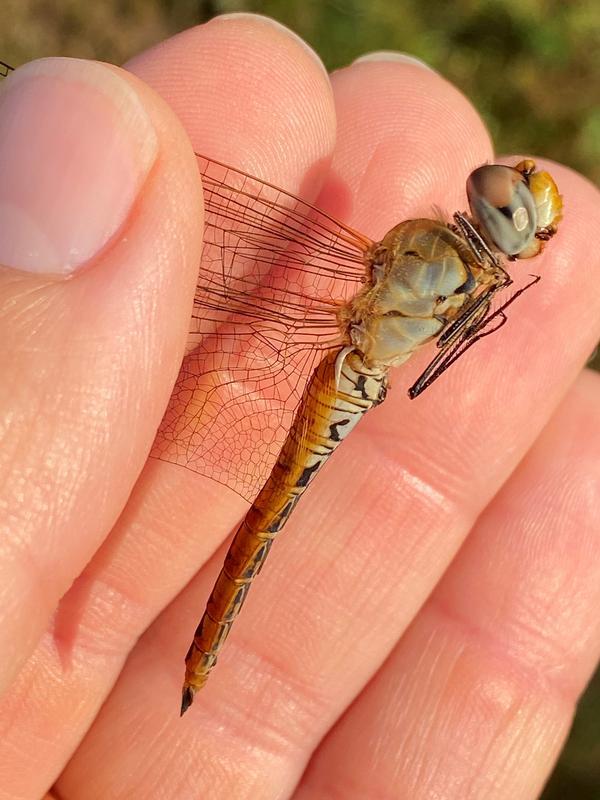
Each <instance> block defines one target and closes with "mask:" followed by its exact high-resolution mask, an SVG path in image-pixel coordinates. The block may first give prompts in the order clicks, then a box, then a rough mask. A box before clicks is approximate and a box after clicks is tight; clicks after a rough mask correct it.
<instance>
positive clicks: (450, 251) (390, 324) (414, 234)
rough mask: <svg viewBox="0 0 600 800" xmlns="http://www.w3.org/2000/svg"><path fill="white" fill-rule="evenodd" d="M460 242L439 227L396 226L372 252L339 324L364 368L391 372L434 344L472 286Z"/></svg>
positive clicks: (425, 223)
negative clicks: (362, 283) (360, 286)
mask: <svg viewBox="0 0 600 800" xmlns="http://www.w3.org/2000/svg"><path fill="white" fill-rule="evenodd" d="M474 271H476V272H477V273H479V268H478V266H477V264H476V263H475V261H474V258H473V254H472V252H471V251H470V249H469V247H468V246H467V245H466V243H465V241H464V239H462V238H461V237H460V236H459V235H457V234H456V233H454V231H452V230H451V229H450V228H449V227H448V226H447V225H445V224H444V223H442V222H439V221H435V220H428V219H416V220H407V221H406V222H402V223H400V224H399V225H397V226H396V227H394V228H392V230H391V231H390V232H389V233H388V234H387V235H386V236H385V237H384V238H383V240H382V241H381V243H380V245H379V246H378V247H377V248H376V249H375V250H374V256H373V263H372V265H371V270H370V272H371V279H370V280H369V282H368V283H367V284H366V285H365V287H364V289H363V290H361V292H359V294H358V295H357V296H356V297H355V298H354V299H353V300H352V302H351V303H350V304H349V308H348V313H347V316H346V318H345V319H344V320H343V321H342V322H343V323H344V324H345V326H346V330H347V337H348V339H349V340H350V342H351V343H352V344H353V345H354V346H355V347H356V348H357V350H359V351H360V353H361V354H362V356H363V358H364V360H365V363H367V364H369V365H384V366H397V365H398V364H402V363H403V362H404V361H406V360H407V359H408V358H409V357H410V356H411V355H412V353H413V352H414V351H415V350H416V349H418V348H419V347H421V345H423V344H426V343H427V342H429V341H431V340H432V339H434V338H436V337H437V336H438V335H439V334H440V332H441V331H442V329H443V328H444V327H445V326H446V324H447V323H448V322H450V321H451V320H452V319H454V318H455V317H456V315H457V312H458V311H459V310H460V309H461V308H462V306H463V305H464V303H465V300H466V299H467V298H468V297H469V295H470V293H471V292H472V291H473V289H474V288H475V286H476V285H477V281H476V280H475V278H474Z"/></svg>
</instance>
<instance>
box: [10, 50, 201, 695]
mask: <svg viewBox="0 0 600 800" xmlns="http://www.w3.org/2000/svg"><path fill="white" fill-rule="evenodd" d="M1 91H2V94H1V97H0V114H1V115H2V116H1V122H0V124H1V125H2V132H1V134H0V139H1V141H2V149H1V155H0V158H1V159H2V166H1V167H0V171H1V172H2V176H3V177H2V185H1V188H0V193H1V196H0V208H1V209H2V211H1V212H0V262H2V264H3V265H4V267H5V268H4V269H3V270H2V272H1V274H0V297H1V300H0V338H1V339H2V342H3V348H2V354H1V356H0V358H1V359H2V363H1V364H0V371H1V373H2V375H3V381H2V386H1V388H0V419H1V420H2V427H3V430H2V451H1V454H0V487H1V488H0V529H1V533H0V535H1V536H2V549H1V552H0V586H1V587H2V588H1V589H0V652H2V653H3V654H4V657H3V658H2V659H0V689H5V688H6V686H7V685H8V683H9V681H10V680H11V678H12V677H13V676H14V675H15V674H16V672H17V670H18V669H19V667H20V666H21V665H22V663H23V661H24V659H25V658H26V657H27V656H28V655H29V654H30V652H31V650H32V648H33V647H34V645H35V643H36V642H37V640H38V638H39V636H40V634H41V633H42V631H43V630H44V628H45V627H46V626H47V625H48V622H49V619H50V616H51V614H52V613H53V612H54V609H55V607H56V603H57V601H58V599H59V598H60V596H61V595H62V594H64V592H65V591H66V589H67V588H68V586H69V585H70V584H71V583H72V581H73V579H74V577H75V576H76V575H77V574H78V573H79V572H80V571H81V569H82V568H83V567H84V565H85V564H86V563H87V561H89V559H90V556H91V555H92V554H93V552H94V551H95V550H96V549H97V547H98V545H99V544H100V543H101V541H102V539H103V538H104V536H105V535H106V531H107V530H108V529H109V528H110V526H111V525H112V524H113V522H114V521H115V519H116V518H117V516H118V514H119V513H120V511H121V509H122V508H123V506H124V504H125V501H126V499H127V496H128V494H129V492H130V490H131V487H132V486H133V483H134V481H135V479H136V477H137V475H138V473H139V471H140V469H141V467H142V465H143V463H144V460H145V458H146V455H147V452H148V448H149V446H150V444H151V442H152V438H153V433H154V430H155V429H156V426H157V424H158V422H159V420H160V417H161V414H162V411H163V409H164V406H165V403H166V400H167V398H168V394H169V390H170V386H171V385H172V382H173V379H174V374H175V365H176V363H177V360H178V358H180V354H181V352H182V348H183V345H184V334H185V330H186V315H187V313H189V308H190V303H191V298H192V292H193V280H194V271H195V269H196V266H197V259H198V256H199V252H200V244H201V230H200V225H199V222H200V213H201V208H202V200H201V194H200V191H199V188H198V185H197V181H196V180H195V178H194V177H193V172H192V170H193V167H194V159H193V153H192V151H191V148H190V145H189V142H188V140H187V139H186V137H185V134H184V133H183V130H182V129H181V127H180V125H179V124H178V122H177V120H176V119H175V117H174V115H173V114H172V112H170V111H169V109H168V108H167V106H166V105H165V104H164V103H163V102H162V101H161V100H160V99H159V98H158V97H157V96H155V95H154V93H153V92H151V91H150V90H149V89H147V87H144V86H143V85H142V84H141V83H140V81H138V80H136V79H135V78H133V77H131V76H129V75H126V74H125V73H123V72H121V71H119V70H117V69H116V68H112V67H108V66H106V65H101V64H99V63H93V62H90V63H86V62H83V61H74V60H67V59H46V60H43V61H39V62H34V63H33V64H30V65H28V66H26V67H24V68H22V69H20V70H17V72H16V73H14V75H12V76H11V77H10V78H8V79H7V80H6V81H5V82H4V84H3V86H2V89H1ZM10 267H12V269H10ZM67 277H70V279H69V280H67V279H66V278H67ZM158 298H160V303H159V302H158ZM167 309H169V310H168V311H167ZM142 396H143V398H144V401H143V402H144V414H143V415H141V414H140V413H139V412H140V407H141V398H142ZM115 476H118V477H117V478H116V479H115Z"/></svg>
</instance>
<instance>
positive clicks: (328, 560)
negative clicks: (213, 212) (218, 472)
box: [0, 17, 600, 800]
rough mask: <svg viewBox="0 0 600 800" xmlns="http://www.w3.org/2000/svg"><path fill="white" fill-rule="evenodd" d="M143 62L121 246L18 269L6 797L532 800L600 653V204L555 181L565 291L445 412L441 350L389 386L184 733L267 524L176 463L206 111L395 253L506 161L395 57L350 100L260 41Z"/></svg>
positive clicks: (2, 562)
mask: <svg viewBox="0 0 600 800" xmlns="http://www.w3.org/2000/svg"><path fill="white" fill-rule="evenodd" d="M130 68H131V71H132V72H133V73H134V74H135V75H136V76H138V77H139V78H141V79H142V80H143V81H144V82H145V83H142V81H138V80H137V78H136V77H132V76H128V75H126V74H124V78H123V79H124V80H129V81H131V83H132V85H133V86H134V87H135V90H136V92H137V93H138V95H139V97H140V100H141V102H142V103H143V104H144V107H145V108H146V109H147V111H148V113H149V114H150V115H151V116H152V119H153V122H154V125H155V127H156V130H157V132H158V136H159V144H160V158H159V159H158V160H157V161H156V164H155V165H154V168H153V172H152V175H151V177H150V179H149V180H148V181H147V183H146V184H145V186H144V189H143V193H142V196H141V197H140V199H139V202H138V203H137V204H136V207H135V209H134V211H133V213H132V214H131V216H130V218H129V219H128V220H127V223H126V226H125V228H124V229H123V231H122V236H121V237H120V238H119V239H118V240H117V241H115V242H113V243H112V245H111V246H110V247H109V248H107V249H106V250H105V251H104V252H102V253H101V254H100V255H99V256H98V258H97V259H96V260H95V261H94V263H93V264H90V266H89V268H88V269H87V270H85V271H82V272H81V273H80V274H78V275H76V276H75V277H74V278H73V279H71V280H69V281H62V282H58V283H57V282H52V281H48V280H47V279H46V278H44V279H43V280H42V279H40V278H35V277H33V276H32V275H22V274H20V273H19V274H18V273H16V272H14V271H6V272H5V271H2V272H1V273H0V280H1V281H2V289H1V293H0V297H1V300H0V303H1V306H0V308H1V314H0V340H1V341H2V342H3V344H4V346H3V347H2V349H1V352H0V358H1V359H2V363H1V364H0V374H2V375H3V376H8V380H4V381H3V382H2V384H1V386H0V409H1V412H0V415H1V419H2V423H3V426H4V427H3V446H2V448H1V449H0V469H1V475H0V497H1V502H0V509H1V512H0V513H1V514H2V515H3V518H2V522H3V525H4V528H3V531H4V530H5V531H6V533H3V539H2V541H3V547H2V550H0V586H2V587H3V588H2V592H3V602H2V604H1V608H2V611H1V613H0V652H2V653H9V654H10V657H9V658H3V659H1V660H0V686H1V688H2V691H3V695H2V699H1V701H0V702H1V705H0V725H1V726H2V736H0V774H1V775H2V792H3V794H4V797H5V798H16V797H20V798H39V797H41V796H43V795H44V792H46V791H50V787H51V786H54V788H53V789H52V790H51V791H52V793H54V792H55V794H54V796H55V797H61V798H63V799H64V800H75V799H76V798H77V799H79V798H81V799H85V800H88V799H91V798H94V799H95V798H102V800H108V799H110V798H125V797H143V798H145V799H146V798H149V799H150V800H152V798H161V800H164V798H173V799H174V800H175V798H181V797H210V798H211V800H212V798H215V800H219V799H220V798H223V800H231V798H233V797H234V798H236V800H237V799H238V798H239V800H245V799H246V798H248V799H249V798H252V800H255V798H261V800H262V799H263V798H285V797H290V798H294V800H305V798H306V799H307V800H308V798H317V797H318V798H319V799H320V800H321V798H323V799H324V800H327V798H334V797H336V798H337V797H343V798H344V799H345V800H346V799H347V800H353V798H364V797H365V796H366V797H368V796H370V795H371V796H391V797H394V796H398V797H411V798H416V799H417V800H421V798H428V799H429V798H432V797H445V798H448V800H454V798H456V800H459V799H460V800H465V798H466V800H471V799H472V800H476V799H477V800H478V799H479V798H482V797H484V798H486V800H487V799H488V798H492V799H493V800H496V799H497V798H502V799H504V798H506V799H507V800H508V799H509V798H510V800H514V799H515V798H531V799H532V800H533V798H535V797H536V796H537V795H538V794H539V792H540V790H541V787H542V785H543V783H544V781H545V780H546V778H547V776H548V774H549V772H550V771H551V769H552V766H553V764H554V761H555V759H556V756H557V754H558V752H559V750H560V748H561V745H562V742H563V740H564V738H565V736H566V734H567V732H568V729H569V725H570V721H571V717H572V713H573V710H574V705H575V702H576V700H577V698H578V696H579V695H580V693H581V691H582V690H583V688H584V686H585V683H586V681H587V680H588V679H589V676H590V675H591V673H592V671H593V669H594V666H595V663H596V660H597V656H598V646H599V642H600V628H599V626H600V622H599V620H598V615H597V607H598V603H599V602H600V594H599V592H600V558H599V557H598V556H599V552H598V551H599V549H600V541H599V531H600V526H599V525H598V517H597V514H598V511H597V509H598V508H599V507H600V506H599V500H600V497H599V495H600V486H599V484H598V481H599V477H598V475H599V470H598V453H599V451H600V411H599V410H600V396H599V395H600V381H599V379H598V377H597V376H596V375H595V374H593V373H590V372H583V373H581V368H582V366H583V365H584V363H585V361H586V359H587V358H588V356H589V354H590V353H591V352H592V350H593V349H594V347H595V345H596V342H597V340H598V336H599V333H600V330H599V328H600V325H599V322H598V321H599V320H600V295H598V293H597V292H595V291H593V290H592V289H591V288H590V287H593V286H596V285H597V284H598V279H599V277H600V275H599V273H600V261H599V257H598V255H597V253H596V249H595V248H594V247H592V246H591V243H593V242H594V241H596V240H597V238H598V235H599V233H600V198H599V196H598V192H597V190H596V189H595V188H594V187H592V186H591V185H590V184H589V183H588V182H587V181H585V180H584V179H583V178H581V177H579V176H577V175H575V174H574V173H572V172H571V171H570V170H568V169H566V168H564V167H561V166H559V165H556V164H548V163H547V162H544V161H543V159H540V158H537V157H536V158H535V161H536V164H537V166H538V167H541V168H543V169H547V170H548V171H549V172H550V173H551V174H552V176H553V177H554V179H555V180H556V183H557V185H558V186H559V187H560V192H561V194H562V195H563V197H564V202H565V215H564V219H563V220H562V221H561V223H560V226H559V231H558V233H557V235H556V236H555V237H554V238H553V240H552V241H551V242H550V243H548V245H547V248H546V249H545V252H544V253H543V254H542V255H541V256H540V257H539V259H537V258H536V259H535V263H536V266H535V273H536V274H540V275H542V280H541V281H540V282H539V283H538V284H536V286H534V287H532V288H531V289H530V290H529V291H528V292H526V293H525V294H524V295H523V296H521V297H520V298H519V299H518V302H517V303H515V304H514V305H513V306H512V307H511V309H510V312H511V313H510V320H509V323H508V325H506V326H505V327H504V328H503V330H502V331H501V332H499V333H498V334H495V335H494V336H492V337H489V338H488V339H487V340H484V341H482V342H481V343H480V344H478V345H477V346H476V347H473V348H472V349H471V350H470V351H469V353H468V354H467V355H465V357H464V358H462V359H461V360H460V361H459V363H457V364H456V365H454V366H453V367H452V368H451V369H450V370H448V372H447V373H446V374H445V375H444V376H443V377H442V378H441V379H440V380H438V381H437V382H436V383H435V384H434V385H433V386H431V387H430V388H429V389H428V390H427V391H426V392H424V393H423V395H422V396H421V397H419V398H418V399H416V400H414V401H411V400H409V399H408V397H407V396H406V391H405V390H406V389H407V388H408V386H409V385H410V382H411V379H413V378H414V377H415V376H416V375H417V374H418V373H419V370H420V369H422V368H423V367H424V366H425V365H426V363H427V361H428V357H427V355H426V354H423V355H416V356H415V357H414V373H413V372H412V371H411V376H410V378H408V377H406V378H404V376H403V371H404V368H399V369H397V370H395V371H394V372H393V373H392V387H391V391H390V394H389V397H388V398H387V399H386V401H385V403H384V404H382V406H381V407H380V408H378V409H375V410H373V411H372V412H370V413H369V415H367V417H365V419H364V420H363V421H362V422H361V425H360V426H359V428H357V429H356V430H355V431H354V433H353V435H352V436H349V437H348V439H347V440H346V441H345V442H344V444H343V448H342V447H340V449H339V450H338V451H337V453H336V454H335V455H334V456H333V457H332V459H331V461H330V463H329V464H328V465H327V467H326V468H325V469H324V470H323V471H322V473H321V474H320V475H319V480H318V481H315V483H314V485H313V486H312V487H311V489H310V492H311V501H310V502H308V500H307V501H306V502H304V503H302V505H301V506H299V507H298V509H297V510H296V512H295V514H294V516H293V517H292V518H291V519H290V522H289V524H288V526H287V528H286V533H285V536H284V537H282V539H281V541H280V542H279V543H278V545H277V555H276V557H275V556H273V558H272V560H271V563H270V564H269V569H266V570H265V571H264V574H261V577H260V584H261V585H260V591H256V592H255V593H253V596H252V597H251V599H250V600H249V601H248V604H247V606H246V607H245V608H244V613H243V622H242V621H241V620H240V622H239V624H238V625H237V626H236V627H235V628H234V630H233V632H232V634H231V636H230V638H229V640H228V643H227V648H226V649H225V650H224V651H223V653H222V656H221V657H220V660H219V669H217V670H215V672H214V674H213V675H212V676H211V679H210V681H209V683H208V684H207V686H206V687H205V688H204V689H203V690H202V693H201V694H199V695H198V696H197V698H196V701H195V703H194V707H193V709H192V710H190V712H188V714H186V716H185V717H184V718H183V719H182V720H181V719H180V718H179V709H178V700H179V698H180V689H181V659H182V657H183V655H184V654H185V651H186V649H187V646H188V643H189V636H190V631H192V630H193V629H194V626H195V624H196V622H197V618H198V614H199V613H201V610H202V607H203V604H204V602H205V600H206V597H207V596H208V593H209V591H210V588H211V586H212V583H213V581H214V578H215V576H216V574H217V572H218V570H219V568H220V565H221V564H222V562H223V556H224V547H223V545H224V543H225V540H226V538H227V536H228V535H229V534H230V533H231V531H232V530H233V529H234V528H235V526H236V525H237V524H238V523H239V520H240V518H241V517H242V515H243V513H244V512H245V510H246V509H247V504H246V503H245V502H244V501H242V500H241V499H240V498H239V497H238V495H236V494H234V493H232V492H231V491H230V490H227V489H225V488H223V487H222V486H221V485H219V484H216V483H215V482H212V481H209V480H207V479H204V478H202V477H200V476H198V475H196V474H194V473H192V472H191V471H190V470H185V469H182V468H181V467H178V466H175V465H171V464H165V463H163V462H159V461H156V460H152V461H149V462H148V463H146V458H147V454H148V452H149V450H150V448H151V445H152V441H153V437H154V433H155V431H156V429H157V427H158V425H159V423H160V420H161V417H162V414H163V412H164V409H165V407H166V404H167V401H168V398H169V395H170V392H171V389H172V387H173V385H174V383H175V380H176V377H177V369H178V365H179V363H180V362H181V358H182V355H183V353H184V350H185V344H186V336H187V332H188V328H189V312H190V308H191V302H192V296H193V292H194V285H195V277H196V274H197V267H198V263H199V258H200V251H201V219H202V197H201V192H200V190H199V187H198V185H197V180H196V178H195V172H194V170H195V161H194V156H193V152H192V149H191V148H190V146H189V142H188V140H187V138H186V134H185V133H184V131H183V130H182V128H181V125H180V122H179V121H178V119H179V120H180V121H181V123H183V126H184V128H185V132H186V133H187V136H189V138H190V139H191V141H192V143H193V147H194V148H195V149H196V150H198V151H199V152H203V153H211V155H213V156H214V157H215V158H218V159H220V160H222V161H225V162H226V163H231V164H235V165H236V166H239V167H240V168H242V169H244V170H246V171H247V172H251V173H253V174H256V175H258V176H259V177H262V178H265V179H268V180H269V181H271V182H273V183H274V184H276V185H279V186H283V187H285V188H287V189H289V190H290V191H293V192H294V193H296V194H298V193H300V194H302V195H303V196H304V197H306V198H307V199H309V200H311V201H314V202H316V203H318V205H320V206H321V207H325V208H326V209H327V210H328V211H329V212H330V213H332V214H334V215H335V216H336V217H338V218H340V219H342V220H343V221H344V222H346V223H347V224H349V225H351V226H352V227H353V228H355V229H357V230H360V231H364V232H365V233H367V234H368V235H369V236H372V237H373V238H380V237H382V236H383V235H384V234H385V232H386V230H388V229H389V228H390V227H391V226H392V225H394V224H396V222H397V221H398V220H399V219H400V220H401V219H410V218H418V217H423V216H425V217H427V216H431V208H432V206H435V205H437V206H443V207H444V209H446V210H449V211H452V210H454V209H465V208H466V207H467V200H466V196H465V188H464V185H465V178H466V176H467V175H468V174H469V173H470V171H471V170H472V169H474V168H475V167H476V166H478V165H480V164H484V163H490V162H492V161H494V160H498V159H495V158H494V155H493V153H492V150H491V145H490V140H489V136H488V134H487V132H486V130H485V128H484V126H483V123H482V122H481V120H480V118H479V117H478V115H477V114H476V113H475V111H474V110H473V108H472V107H471V106H470V105H469V103H468V102H467V101H466V100H465V98H464V97H462V95H460V93H459V92H457V91H456V90H455V89H454V88H453V87H452V86H450V85H449V84H448V83H447V82H446V81H444V80H443V79H442V78H441V77H440V76H438V75H437V74H435V73H434V72H432V71H430V70H427V69H425V68H422V67H420V66H418V65H415V64H414V63H406V62H403V61H399V60H389V59H384V58H380V59H374V60H373V59H372V60H370V61H364V62H359V63H355V64H353V65H351V66H349V67H347V68H345V69H343V70H340V71H339V72H337V73H335V74H334V75H333V76H332V77H331V80H330V79H328V78H327V76H326V75H325V73H324V72H323V70H322V67H321V65H320V64H319V62H318V61H317V60H316V59H315V57H314V55H313V54H312V53H311V52H310V51H308V50H306V49H305V47H303V46H302V45H301V44H300V43H299V42H298V41H297V40H296V38H295V37H293V36H292V35H291V34H289V33H287V32H286V31H284V30H282V29H280V28H279V27H274V26H272V25H271V24H269V23H268V22H265V21H262V20H260V19H256V18H240V17H237V18H231V19H228V20H216V21H214V22H212V23H209V24H208V25H206V26H203V27H201V28H197V29H194V30H192V31H188V32H186V33H184V34H182V35H180V36H179V37H176V38H175V39H172V40H170V41H168V42H165V43H163V44H162V45H160V46H158V47H156V48H155V49H153V50H152V51H149V52H147V53H145V54H143V55H142V56H139V57H138V58H136V59H135V60H134V61H133V62H132V63H131V65H130ZM145 84H148V85H149V86H150V87H152V89H151V88H148V86H147V85H145ZM155 91H156V92H158V93H159V94H160V95H162V97H163V98H165V99H166V100H167V101H168V103H169V104H170V106H171V107H172V109H173V110H174V111H175V114H173V113H172V112H171V111H170V110H169V109H168V108H167V106H166V105H165V104H164V103H163V102H162V101H161V100H160V99H159V98H158V97H157V95H156V94H155V93H154V92H155ZM233 109H235V111H236V114H235V115H234V116H232V110H233ZM390 109H393V110H394V113H390ZM42 112H43V113H42ZM40 114H41V116H40V122H39V129H43V125H44V124H50V121H51V114H52V98H51V97H50V98H49V99H48V107H47V108H43V109H40ZM267 133H268V135H267ZM32 136H33V133H31V135H30V137H29V138H28V137H27V136H23V146H24V147H25V146H27V147H28V148H29V147H31V146H33V141H32V138H31V137H32ZM64 150H65V152H64V153H63V152H62V151H61V152H60V153H59V154H57V157H64V158H65V159H66V158H67V157H68V146H67V145H65V149H64ZM502 160H503V161H504V159H502ZM517 161H518V157H516V158H515V157H510V158H507V159H506V162H507V163H511V164H513V163H516V162H517ZM423 165H426V168H424V167H423ZM533 263H534V262H531V265H533ZM521 267H522V268H523V273H524V274H529V272H530V271H531V272H533V271H534V270H533V267H532V266H531V269H530V266H529V264H527V262H523V263H522V264H521V263H517V264H515V266H514V268H515V269H517V268H519V269H520V268H521ZM512 268H513V267H512V266H511V269H512ZM409 367H410V369H411V370H412V368H413V360H412V359H411V362H410V364H409V365H406V370H408V369H409ZM15 521H16V522H17V524H15ZM213 556H214V557H213ZM442 576H443V577H442ZM74 581H75V582H74ZM61 598H62V600H61ZM33 763H35V768H33V767H32V764H33ZM507 765H508V766H507ZM52 793H51V794H49V795H48V796H49V797H52Z"/></svg>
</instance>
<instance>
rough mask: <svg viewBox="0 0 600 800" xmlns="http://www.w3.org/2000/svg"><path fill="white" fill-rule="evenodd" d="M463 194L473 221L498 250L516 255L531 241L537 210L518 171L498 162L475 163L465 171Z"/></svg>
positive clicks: (509, 254)
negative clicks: (470, 170)
mask: <svg viewBox="0 0 600 800" xmlns="http://www.w3.org/2000/svg"><path fill="white" fill-rule="evenodd" d="M467 195H468V198H469V206H470V208H471V213H472V215H473V217H474V219H475V222H476V223H477V224H478V225H479V227H480V229H481V232H482V233H483V234H484V236H485V237H486V238H488V239H489V240H490V241H491V243H493V244H494V245H496V247H497V248H498V249H499V250H500V251H501V252H503V253H504V254H505V255H507V256H516V255H518V254H519V253H520V252H522V251H523V250H525V248H527V247H528V246H529V245H530V244H531V241H532V240H533V237H534V236H535V231H536V226H537V211H536V206H535V202H534V199H533V196H532V194H531V192H530V191H529V188H528V186H527V182H526V179H525V178H524V177H523V175H522V173H521V172H519V171H518V170H516V169H513V168H512V167H504V166H501V165H499V164H488V165H486V166H484V167H479V168H478V169H476V170H474V171H473V172H472V173H471V174H470V175H469V179H468V180H467Z"/></svg>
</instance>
